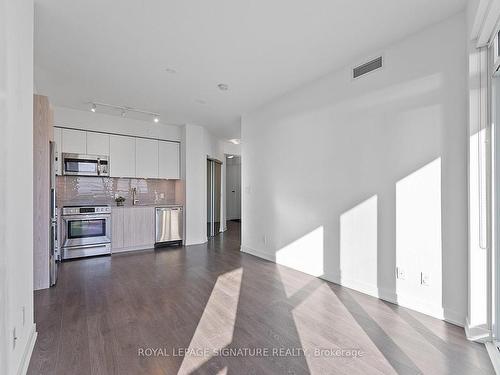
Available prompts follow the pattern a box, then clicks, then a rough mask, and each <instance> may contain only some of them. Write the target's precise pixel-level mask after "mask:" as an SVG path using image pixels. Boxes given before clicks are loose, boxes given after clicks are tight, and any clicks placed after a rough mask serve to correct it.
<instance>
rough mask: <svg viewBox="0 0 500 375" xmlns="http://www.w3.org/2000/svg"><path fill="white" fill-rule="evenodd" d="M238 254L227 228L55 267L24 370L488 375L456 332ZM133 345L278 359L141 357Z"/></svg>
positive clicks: (478, 352)
mask: <svg viewBox="0 0 500 375" xmlns="http://www.w3.org/2000/svg"><path fill="white" fill-rule="evenodd" d="M239 249H240V234H239V224H237V223H235V222H231V221H230V222H228V231H227V232H225V233H223V234H220V235H219V236H217V237H215V238H213V239H211V240H210V241H209V242H208V243H206V244H203V245H196V246H188V247H179V248H167V249H163V250H156V251H143V252H138V253H127V254H119V255H113V256H111V257H97V258H88V259H82V260H77V261H72V262H65V263H63V264H62V266H61V273H60V278H59V282H58V284H57V285H56V286H55V287H54V288H51V289H49V290H42V291H38V292H36V293H35V320H36V324H37V329H38V339H37V341H36V345H35V349H34V352H33V356H32V358H31V363H30V366H29V370H28V374H29V375H35V374H36V375H49V374H50V375H67V374H89V375H97V374H120V375H128V374H130V375H137V374H162V375H166V374H187V373H190V374H217V373H220V372H221V371H222V370H224V369H227V371H226V372H227V373H228V374H350V375H351V374H352V375H356V374H360V375H361V374H363V375H365V374H396V373H399V374H422V373H423V374H454V375H459V374H494V370H493V367H492V365H491V363H490V360H489V357H488V354H487V352H486V350H485V348H484V345H481V344H478V343H474V342H469V341H467V339H466V337H465V334H464V330H463V328H461V327H457V326H454V325H452V324H449V323H446V322H444V321H441V320H438V319H435V318H432V317H429V316H426V315H423V314H420V313H417V312H415V311H411V310H409V309H406V308H403V307H399V306H396V305H392V304H390V303H388V302H384V301H381V300H379V299H376V298H373V297H370V296H367V295H364V294H362V293H359V292H356V291H353V290H351V289H348V288H344V287H341V286H339V285H335V284H332V283H329V282H327V281H324V280H321V279H318V278H316V277H313V276H310V275H306V274H304V273H301V272H299V271H296V270H292V269H290V268H287V267H284V266H280V265H277V264H274V263H271V262H267V261H265V260H263V259H260V258H256V257H254V256H252V255H249V254H245V253H242V252H240V251H239ZM138 348H155V349H157V348H161V349H164V350H166V351H167V353H170V354H172V350H174V349H180V348H190V350H192V351H194V350H196V351H203V349H204V348H207V349H208V350H210V353H213V350H215V349H221V348H225V349H227V350H238V349H241V350H244V349H245V348H247V350H248V349H250V348H254V349H255V348H261V349H265V350H267V351H268V353H273V351H275V350H276V351H281V353H283V355H281V356H280V355H269V356H267V357H265V356H250V355H248V356H243V355H237V356H212V357H210V356H201V357H200V356H197V355H193V356H185V357H183V356H172V355H170V356H161V355H160V356H149V357H146V356H139V355H138ZM315 348H322V349H324V350H325V352H324V354H323V355H314V352H313V353H310V352H311V351H312V350H313V349H315ZM299 349H304V350H307V351H308V352H309V353H310V354H309V355H305V354H304V353H303V352H299ZM337 349H345V350H348V351H350V352H351V353H352V352H353V349H359V350H361V352H362V353H363V355H362V356H359V357H352V356H349V354H345V355H344V356H342V355H339V353H338V352H336V350H337ZM286 350H288V351H289V354H292V355H286V352H285V351H286ZM292 351H293V352H292ZM327 351H329V352H327Z"/></svg>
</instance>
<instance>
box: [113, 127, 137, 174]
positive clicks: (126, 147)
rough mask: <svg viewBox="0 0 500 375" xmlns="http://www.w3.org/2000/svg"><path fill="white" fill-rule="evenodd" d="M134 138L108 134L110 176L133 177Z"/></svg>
mask: <svg viewBox="0 0 500 375" xmlns="http://www.w3.org/2000/svg"><path fill="white" fill-rule="evenodd" d="M135 155H136V152H135V138H134V137H126V136H121V135H110V136H109V171H110V175H111V177H135Z"/></svg>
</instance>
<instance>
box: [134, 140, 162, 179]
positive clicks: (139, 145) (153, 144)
mask: <svg viewBox="0 0 500 375" xmlns="http://www.w3.org/2000/svg"><path fill="white" fill-rule="evenodd" d="M135 150H136V157H135V175H136V177H140V178H158V141H157V140H155V139H144V138H136V139H135Z"/></svg>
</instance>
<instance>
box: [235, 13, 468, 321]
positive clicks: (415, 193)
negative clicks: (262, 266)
mask: <svg viewBox="0 0 500 375" xmlns="http://www.w3.org/2000/svg"><path fill="white" fill-rule="evenodd" d="M367 52H368V54H370V51H367ZM371 52H373V51H371ZM465 52H466V47H465V16H464V14H459V15H457V16H455V17H452V18H450V19H448V20H446V21H445V22H442V23H440V24H438V25H436V26H433V27H431V28H428V29H426V30H424V31H422V32H420V33H418V34H415V35H413V36H411V37H409V38H406V39H405V40H403V41H401V42H399V43H397V44H394V45H392V46H389V47H387V48H384V49H382V50H380V51H375V52H374V53H373V56H376V55H377V53H383V56H384V68H383V69H382V70H380V71H378V72H374V73H372V74H369V75H367V76H365V77H363V78H360V79H357V80H352V79H351V68H352V67H351V66H349V67H346V68H345V69H342V70H340V71H337V72H334V73H332V74H330V75H328V76H326V77H324V78H322V79H320V80H318V81H316V82H313V83H311V84H309V85H307V86H305V87H302V88H300V89H298V90H296V91H294V92H291V93H289V94H288V95H286V96H284V97H282V98H279V99H277V100H276V101H274V102H272V103H270V104H268V105H266V106H264V107H262V108H260V109H258V110H256V111H254V112H253V113H250V114H248V115H246V116H244V117H243V120H242V186H243V193H242V194H243V198H242V199H243V202H242V205H243V207H242V210H243V211H242V250H243V251H247V252H250V253H254V254H256V255H258V256H262V257H264V258H267V259H271V260H276V261H277V262H279V263H282V264H285V265H288V266H291V267H294V268H297V269H299V270H302V271H304V272H308V273H311V274H313V275H317V276H321V277H323V278H325V279H328V280H331V281H334V282H338V283H342V284H344V285H347V286H349V287H352V288H355V289H358V290H361V291H363V292H366V293H369V294H372V295H375V296H379V297H381V298H384V299H387V300H390V301H393V302H398V303H400V304H402V305H405V306H408V307H411V308H414V309H416V310H419V311H422V312H425V313H428V314H431V315H434V316H437V317H440V318H445V319H448V320H450V321H453V322H455V323H458V324H463V323H464V319H465V315H466V306H467V297H466V293H465V291H466V290H467V193H466V110H465V108H466V104H467V102H466V53H465ZM363 60H364V59H363V58H361V59H360V61H356V62H353V65H354V64H355V63H359V62H363ZM396 266H398V267H401V268H402V269H403V271H404V274H405V275H404V280H403V279H398V280H397V281H396V278H395V268H396ZM421 272H424V273H426V274H427V275H428V276H429V285H428V286H422V285H420V279H421V278H420V273H421Z"/></svg>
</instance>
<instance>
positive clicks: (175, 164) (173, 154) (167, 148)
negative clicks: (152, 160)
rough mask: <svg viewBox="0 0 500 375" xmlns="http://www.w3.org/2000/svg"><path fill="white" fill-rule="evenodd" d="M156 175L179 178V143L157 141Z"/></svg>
mask: <svg viewBox="0 0 500 375" xmlns="http://www.w3.org/2000/svg"><path fill="white" fill-rule="evenodd" d="M158 177H159V178H170V179H179V178H181V176H180V145H179V143H177V142H166V141H159V144H158Z"/></svg>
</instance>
